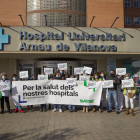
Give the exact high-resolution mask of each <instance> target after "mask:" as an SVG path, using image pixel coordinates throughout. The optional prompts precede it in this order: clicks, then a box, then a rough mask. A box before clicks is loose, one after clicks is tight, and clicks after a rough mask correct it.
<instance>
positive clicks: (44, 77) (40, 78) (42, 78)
mask: <svg viewBox="0 0 140 140" xmlns="http://www.w3.org/2000/svg"><path fill="white" fill-rule="evenodd" d="M38 80H48V75H38Z"/></svg>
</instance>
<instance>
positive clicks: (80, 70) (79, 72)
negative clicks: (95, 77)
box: [74, 67, 84, 75]
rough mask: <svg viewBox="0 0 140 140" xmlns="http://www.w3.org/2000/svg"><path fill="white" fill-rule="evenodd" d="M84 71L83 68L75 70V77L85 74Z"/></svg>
mask: <svg viewBox="0 0 140 140" xmlns="http://www.w3.org/2000/svg"><path fill="white" fill-rule="evenodd" d="M83 70H84V68H83V67H80V68H74V74H75V75H77V74H83Z"/></svg>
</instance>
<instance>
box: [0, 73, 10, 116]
mask: <svg viewBox="0 0 140 140" xmlns="http://www.w3.org/2000/svg"><path fill="white" fill-rule="evenodd" d="M1 79H2V80H0V92H1V95H2V98H1V99H0V101H1V114H3V113H4V99H5V102H6V105H7V109H8V112H9V113H11V111H10V103H9V94H10V89H11V82H10V80H8V79H7V74H6V73H5V72H2V73H1ZM5 84H8V85H9V87H8V88H7V89H4V88H3V89H2V87H5Z"/></svg>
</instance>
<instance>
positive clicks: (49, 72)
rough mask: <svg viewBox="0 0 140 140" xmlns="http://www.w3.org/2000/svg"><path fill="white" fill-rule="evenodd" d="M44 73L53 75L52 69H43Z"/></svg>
mask: <svg viewBox="0 0 140 140" xmlns="http://www.w3.org/2000/svg"><path fill="white" fill-rule="evenodd" d="M44 73H45V74H46V75H47V74H53V68H44Z"/></svg>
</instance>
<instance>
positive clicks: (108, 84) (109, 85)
mask: <svg viewBox="0 0 140 140" xmlns="http://www.w3.org/2000/svg"><path fill="white" fill-rule="evenodd" d="M113 87H114V84H113V80H105V81H103V88H113Z"/></svg>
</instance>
